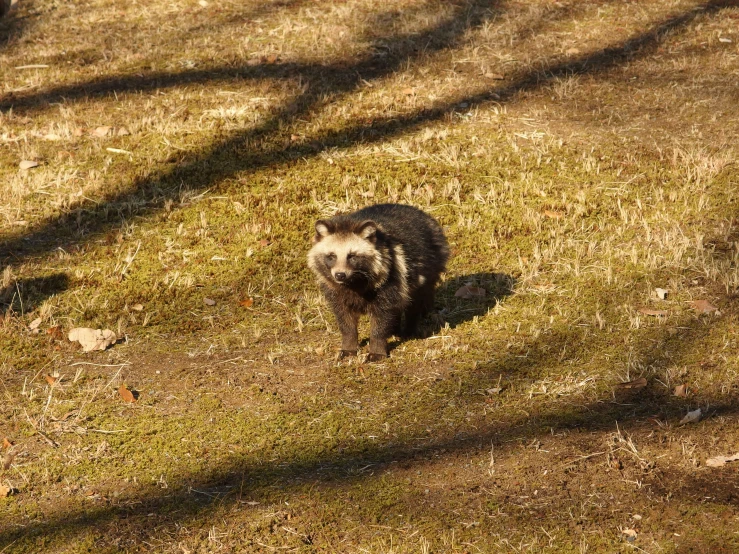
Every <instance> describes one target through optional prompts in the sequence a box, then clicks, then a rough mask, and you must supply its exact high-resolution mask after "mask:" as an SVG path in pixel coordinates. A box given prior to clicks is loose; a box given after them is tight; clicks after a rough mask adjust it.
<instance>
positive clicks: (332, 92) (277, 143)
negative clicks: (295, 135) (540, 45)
mask: <svg viewBox="0 0 739 554" xmlns="http://www.w3.org/2000/svg"><path fill="white" fill-rule="evenodd" d="M736 3H737V2H736V1H734V0H730V1H711V2H707V3H705V4H702V5H700V6H699V7H697V8H694V9H691V10H689V11H687V12H686V13H683V14H681V15H677V16H674V17H671V18H668V19H666V20H664V21H662V22H661V23H658V24H656V25H654V26H653V27H652V28H651V29H649V30H647V31H646V32H644V33H642V34H639V35H638V36H635V37H633V38H631V39H628V40H626V41H624V42H622V43H620V44H619V45H617V46H611V47H606V48H603V49H601V50H598V51H596V52H593V53H590V54H585V55H582V56H579V57H577V58H574V59H571V58H568V59H566V60H563V61H560V60H555V61H553V62H551V63H550V64H549V65H547V66H545V67H544V68H542V69H541V70H539V71H536V72H531V73H527V74H524V75H521V76H519V77H518V78H517V79H515V80H514V81H513V82H512V83H510V84H508V85H504V86H502V87H499V88H494V89H485V90H482V91H480V92H479V93H477V94H474V95H471V96H467V97H461V98H454V99H447V100H446V101H445V102H441V103H439V104H437V105H436V106H435V107H433V108H429V109H424V110H420V111H416V112H412V113H409V114H405V115H401V116H397V117H385V118H378V119H376V120H374V121H372V122H370V123H359V124H354V125H348V126H347V127H345V128H343V129H340V130H326V131H323V132H322V133H319V134H318V135H317V136H314V137H313V138H312V139H309V140H307V141H306V142H305V143H303V144H289V145H288V146H285V141H284V140H280V139H281V138H283V137H282V133H283V132H282V131H281V129H282V128H284V127H286V126H288V125H289V124H290V123H291V122H294V121H296V120H297V119H298V118H299V117H300V116H305V114H307V113H309V112H310V111H315V110H317V109H320V107H321V106H322V105H324V104H326V103H329V102H333V101H335V100H337V99H338V98H340V97H342V96H345V95H347V94H350V93H351V92H353V91H355V90H357V89H358V88H359V87H360V86H361V84H362V83H363V82H365V81H371V80H376V79H380V78H382V77H385V76H388V75H390V74H392V73H393V72H395V71H397V70H398V69H399V68H400V67H402V66H403V65H404V64H406V63H407V62H408V61H409V60H411V59H413V58H414V57H416V56H417V55H418V52H419V51H420V50H423V51H424V52H426V53H428V52H430V51H441V50H445V49H448V48H451V47H453V46H455V45H456V44H458V43H459V41H460V40H462V39H461V37H462V35H464V33H465V32H466V31H468V30H469V29H470V28H475V27H478V26H480V25H481V24H482V23H483V22H484V21H486V20H487V19H488V18H489V16H490V14H492V13H493V12H492V7H493V6H494V5H495V4H494V3H492V2H484V1H478V2H476V3H473V4H471V5H470V6H468V7H467V9H465V10H462V9H460V10H458V12H457V14H456V16H455V17H454V18H451V19H448V20H446V21H444V22H443V23H442V24H440V25H438V26H437V27H435V28H433V29H431V30H427V31H425V32H423V33H419V34H415V35H411V36H399V37H392V38H388V39H386V40H385V41H381V42H384V44H385V45H388V46H387V47H388V48H389V51H390V52H394V51H396V50H397V51H399V53H398V54H395V55H393V56H392V57H389V59H388V57H387V56H386V57H383V58H379V59H378V58H377V57H375V56H369V57H367V58H365V59H363V60H361V61H359V62H357V63H354V64H348V65H334V66H308V68H306V67H304V66H300V65H299V64H298V65H296V64H283V65H280V66H277V67H275V68H271V69H268V70H266V69H264V68H257V69H253V70H250V71H253V73H251V75H253V76H256V75H258V74H259V73H260V71H262V70H265V71H269V73H270V74H271V75H272V76H273V77H275V76H280V75H284V76H287V75H290V74H294V75H300V74H301V72H302V73H303V74H307V75H311V77H312V79H311V80H310V84H309V85H308V87H307V89H306V90H305V91H304V92H303V93H302V94H300V95H298V96H297V97H296V98H295V99H294V100H293V101H292V102H290V103H289V104H288V105H285V106H283V108H282V109H280V110H279V111H278V113H276V114H275V115H274V116H272V117H271V118H269V119H268V120H266V121H264V122H263V123H262V124H261V125H259V126H258V127H257V128H256V129H253V130H247V131H239V132H236V133H234V134H233V135H232V136H230V137H229V138H227V139H225V140H223V141H221V142H219V143H218V144H216V145H215V146H214V147H212V148H210V149H206V150H204V151H202V152H200V153H197V154H191V155H190V157H189V158H188V159H186V161H184V162H183V163H182V165H180V166H178V167H176V168H174V169H173V170H171V171H167V172H159V173H154V174H149V175H147V176H145V177H142V178H140V179H138V180H137V181H135V182H134V183H132V184H131V185H130V186H128V187H126V188H125V189H124V190H122V191H119V192H117V193H113V194H109V195H108V196H106V197H104V198H103V199H101V200H100V201H98V202H97V203H95V204H93V203H89V202H87V203H80V204H77V205H76V206H73V207H71V208H70V211H71V212H72V213H73V214H74V215H75V216H76V220H77V226H76V227H77V228H76V229H74V228H71V226H69V225H68V224H67V218H66V217H65V216H64V215H62V216H55V217H52V218H49V219H47V220H46V221H44V222H41V223H40V224H38V225H36V226H35V228H33V229H32V230H30V231H29V232H24V233H20V234H18V235H16V236H15V237H9V238H7V239H5V240H4V241H3V242H0V261H3V262H4V263H5V264H10V263H19V262H22V261H23V260H24V259H25V258H27V257H28V256H35V255H42V254H44V253H46V252H49V251H51V250H53V249H54V248H57V247H59V246H64V245H68V244H70V243H73V242H75V241H77V240H80V239H83V238H85V237H88V240H89V236H95V235H96V234H100V233H103V232H106V231H107V230H108V229H110V228H111V227H113V226H115V225H116V224H118V223H120V221H122V220H123V219H124V218H125V217H128V216H130V215H132V214H133V213H137V214H138V215H144V216H146V215H148V214H153V213H155V212H156V211H158V210H160V209H161V208H162V207H163V205H164V202H165V200H167V199H169V198H173V197H174V196H176V195H177V194H179V192H180V191H181V190H182V187H183V186H184V187H185V188H192V189H206V188H210V187H212V186H214V185H216V184H217V183H219V182H220V181H221V180H223V179H225V178H227V177H229V176H231V175H233V174H235V173H238V172H254V171H257V170H259V169H260V168H265V167H274V166H280V165H284V164H286V163H289V162H290V161H291V160H294V159H297V158H300V157H313V156H316V155H317V154H318V153H320V152H323V151H326V150H329V149H332V148H347V147H350V146H352V145H356V144H371V143H376V142H379V141H382V140H385V139H387V138H390V137H395V136H399V135H401V134H403V133H409V132H412V131H415V130H416V129H418V128H420V127H421V126H423V125H425V124H428V123H430V122H434V121H439V120H442V119H443V118H444V117H447V116H448V115H450V114H453V113H455V112H456V111H457V110H458V109H459V106H460V104H461V103H465V104H468V105H469V104H479V103H484V102H488V101H496V102H498V103H504V102H510V101H513V100H514V98H515V96H516V95H517V94H518V93H521V92H525V91H531V90H536V89H538V88H540V87H542V86H544V85H545V84H546V83H548V82H550V81H552V80H554V79H556V78H559V77H562V76H568V75H586V74H598V73H601V72H605V71H608V70H610V69H612V68H614V67H617V66H619V65H620V64H622V63H625V62H627V61H629V60H631V59H634V58H638V57H644V56H646V55H648V53H649V52H651V51H653V50H654V49H656V48H657V47H658V46H659V45H660V43H661V42H662V41H663V39H664V37H665V35H666V34H668V33H673V32H678V31H680V30H684V29H685V28H686V27H687V26H688V25H689V24H690V23H691V22H692V21H693V20H694V19H695V18H696V17H698V16H699V15H701V14H712V15H716V14H718V13H719V12H720V11H721V10H722V9H723V8H726V7H729V6H733V5H736ZM461 22H462V23H461ZM175 79H176V77H175ZM129 83H130V84H135V83H136V81H135V79H134V81H132V82H129ZM144 84H145V83H143V82H142V83H139V85H140V86H144ZM134 88H135V86H134ZM327 98H328V99H327ZM260 142H262V143H263V144H264V148H263V149H262V151H258V149H255V148H253V147H252V148H245V146H246V145H253V144H255V143H257V144H258V143H260ZM245 151H246V152H248V153H247V154H245V153H244V152H245ZM112 214H117V216H116V215H113V216H112V217H111V215H112ZM11 257H12V258H13V261H11V260H10V259H9V258H11Z"/></svg>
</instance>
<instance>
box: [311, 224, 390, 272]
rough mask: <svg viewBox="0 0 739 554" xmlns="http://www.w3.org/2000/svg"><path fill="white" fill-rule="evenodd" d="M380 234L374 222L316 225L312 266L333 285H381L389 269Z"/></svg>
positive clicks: (312, 249)
mask: <svg viewBox="0 0 739 554" xmlns="http://www.w3.org/2000/svg"><path fill="white" fill-rule="evenodd" d="M380 233H381V231H380V229H379V227H378V225H377V224H376V223H375V222H374V221H370V220H367V221H363V222H361V223H355V222H352V221H347V220H341V219H339V220H338V221H337V220H336V219H322V220H320V221H318V222H316V234H315V236H314V237H313V248H311V250H310V252H309V253H308V265H309V266H310V268H311V269H312V270H313V271H314V272H315V273H316V275H318V277H319V278H321V279H323V280H324V281H325V282H326V283H328V284H330V285H333V286H337V285H370V284H381V283H380V282H381V281H384V280H385V277H386V274H387V270H386V269H385V267H384V264H383V257H382V253H381V252H380V251H379V250H378V246H377V241H378V235H379V234H380Z"/></svg>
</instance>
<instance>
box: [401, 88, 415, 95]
mask: <svg viewBox="0 0 739 554" xmlns="http://www.w3.org/2000/svg"><path fill="white" fill-rule="evenodd" d="M403 94H404V95H406V96H413V95H414V94H416V91H415V90H413V89H412V88H410V87H408V88H404V89H403Z"/></svg>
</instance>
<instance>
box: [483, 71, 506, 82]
mask: <svg viewBox="0 0 739 554" xmlns="http://www.w3.org/2000/svg"><path fill="white" fill-rule="evenodd" d="M485 77H487V78H488V79H495V80H496V81H502V80H503V79H505V75H503V74H502V73H493V72H492V71H488V72H487V73H485Z"/></svg>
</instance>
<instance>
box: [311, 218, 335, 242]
mask: <svg viewBox="0 0 739 554" xmlns="http://www.w3.org/2000/svg"><path fill="white" fill-rule="evenodd" d="M333 231H334V229H333V226H332V225H331V223H330V222H329V221H326V220H324V219H321V220H320V221H316V236H315V237H313V242H318V241H319V240H321V239H322V238H325V237H327V236H329V235H330V234H331V233H333Z"/></svg>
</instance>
